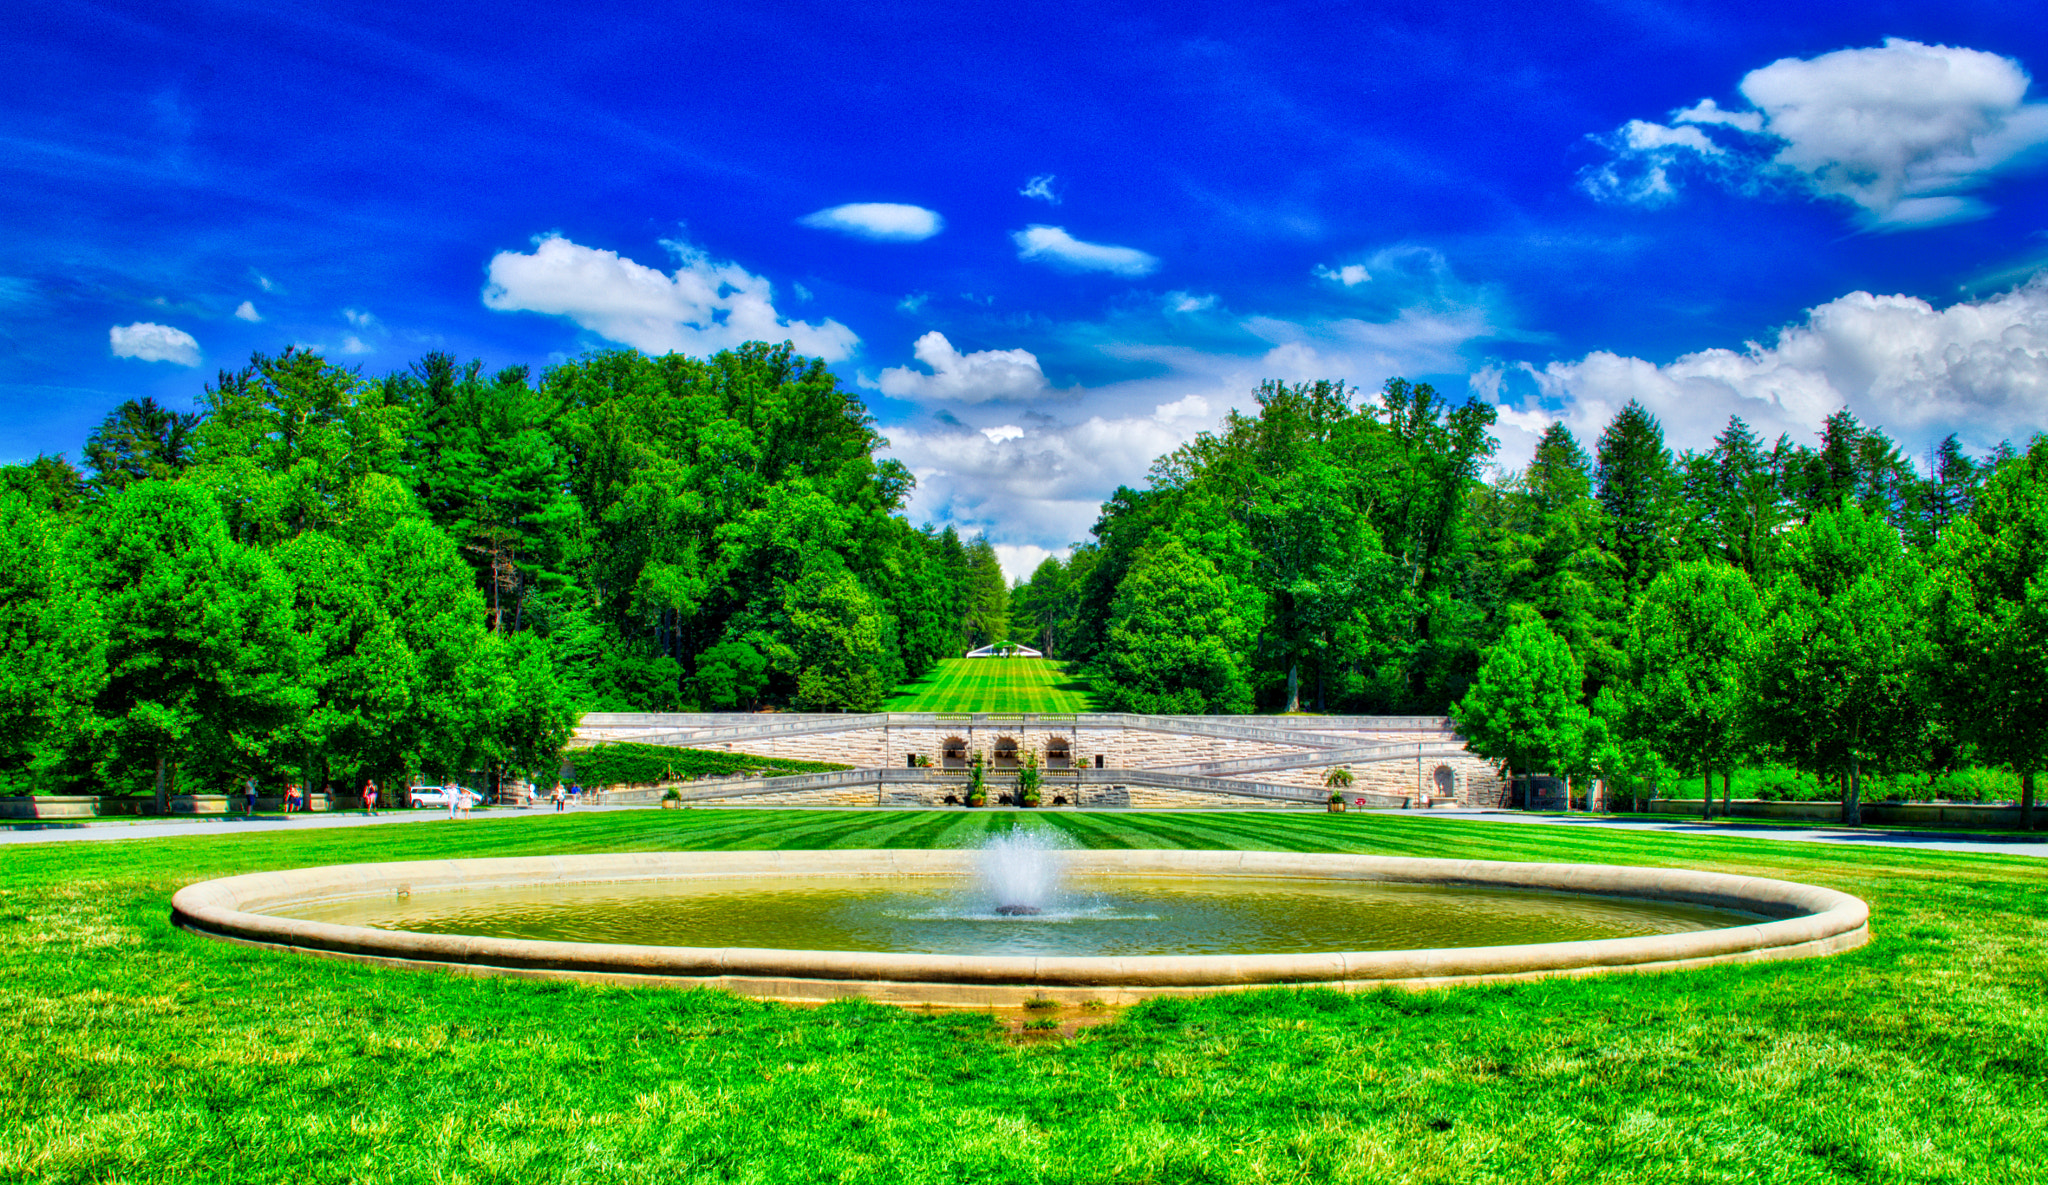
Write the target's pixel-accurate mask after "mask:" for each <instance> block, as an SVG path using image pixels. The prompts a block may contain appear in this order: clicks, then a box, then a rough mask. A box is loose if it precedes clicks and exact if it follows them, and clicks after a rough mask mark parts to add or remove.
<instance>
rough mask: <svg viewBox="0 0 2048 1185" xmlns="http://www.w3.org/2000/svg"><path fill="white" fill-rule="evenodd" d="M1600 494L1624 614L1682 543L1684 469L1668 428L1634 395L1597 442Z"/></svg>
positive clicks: (1596, 475) (1667, 565)
mask: <svg viewBox="0 0 2048 1185" xmlns="http://www.w3.org/2000/svg"><path fill="white" fill-rule="evenodd" d="M1595 451H1596V455H1597V458H1598V459H1597V461H1596V464H1595V467H1594V471H1593V479H1594V490H1595V492H1594V497H1595V498H1596V499H1597V500H1598V501H1599V503H1600V509H1601V510H1602V511H1603V512H1604V513H1605V515H1606V546H1607V547H1608V549H1609V550H1610V551H1611V552H1612V553H1613V555H1614V568H1615V571H1616V575H1617V576H1618V577H1619V579H1620V581H1621V599H1622V607H1623V610H1624V612H1625V611H1626V610H1627V609H1628V608H1629V607H1632V606H1633V605H1634V604H1635V602H1636V598H1638V597H1640V596H1642V595H1643V590H1645V589H1647V588H1649V587H1650V582H1651V581H1653V580H1655V579H1657V577H1659V576H1660V575H1662V574H1663V573H1664V572H1665V571H1666V570H1667V569H1668V568H1670V566H1671V563H1672V559H1673V554H1672V553H1673V550H1674V547H1675V544H1676V531H1677V521H1676V519H1677V513H1676V512H1677V507H1676V505H1675V503H1676V501H1677V496H1678V471H1677V468H1676V466H1675V465H1674V464H1673V462H1672V458H1671V450H1670V449H1668V448H1666V447H1664V426H1663V425H1662V424H1659V423H1658V422H1657V417H1655V416H1653V415H1651V414H1650V413H1649V411H1648V409H1646V408H1644V407H1643V405H1642V404H1641V403H1638V402H1637V401H1635V400H1633V399H1631V400H1629V402H1628V406H1626V407H1624V408H1622V409H1621V411H1619V412H1617V413H1616V414H1615V417H1614V419H1613V420H1612V421H1611V422H1609V423H1608V425H1607V429H1606V431H1604V432H1602V433H1601V434H1600V441H1599V444H1598V445H1597V446H1596V450H1595Z"/></svg>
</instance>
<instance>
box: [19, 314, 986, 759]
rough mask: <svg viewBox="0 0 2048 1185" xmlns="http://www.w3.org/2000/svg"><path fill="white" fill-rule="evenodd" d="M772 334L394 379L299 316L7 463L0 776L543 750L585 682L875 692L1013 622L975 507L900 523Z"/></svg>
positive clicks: (611, 691) (864, 433)
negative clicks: (286, 343) (158, 397)
mask: <svg viewBox="0 0 2048 1185" xmlns="http://www.w3.org/2000/svg"><path fill="white" fill-rule="evenodd" d="M882 444H883V441H882V438H881V437H880V436H879V435H878V434H877V433H876V432H875V429H874V424H873V420H872V418H871V417H870V416H869V415H868V414H867V411H866V409H865V407H864V406H863V405H862V403H861V402H860V400H859V399H858V398H857V397H856V396H855V395H853V394H852V393H850V392H849V391H846V390H844V389H842V388H841V387H840V386H839V384H838V383H837V381H836V380H835V379H834V378H833V376H832V375H831V373H830V372H829V371H827V370H826V369H825V367H824V365H823V364H822V363H821V362H819V361H817V360H814V359H807V358H803V357H801V356H798V355H796V354H795V353H794V352H793V351H792V349H791V348H790V347H789V346H787V345H784V346H780V347H771V346H767V345H761V344H753V345H749V346H746V347H744V348H742V349H739V350H736V351H730V352H726V353H721V354H719V355H717V356H716V357H713V358H708V359H696V358H687V357H683V356H680V355H670V356H667V357H663V358H651V357H648V356H645V355H642V354H639V353H636V352H633V351H615V352H608V353H597V354H592V355H589V356H586V357H583V358H580V359H577V360H575V361H572V362H568V363H564V364H562V365H559V366H554V367H550V368H549V369H547V370H546V371H545V372H543V373H542V374H540V375H538V376H535V375H533V374H531V373H530V372H529V371H527V370H526V369H525V368H520V367H515V368H511V369H506V370H501V371H498V372H496V373H486V372H485V370H484V368H483V367H482V365H481V364H480V363H476V362H469V363H463V362H460V361H458V360H457V359H455V358H453V357H451V356H449V355H446V354H439V353H436V354H429V355H428V356H426V357H425V358H423V359H421V360H420V361H419V362H417V363H415V364H413V365H411V366H410V367H408V368H406V369H404V370H401V371H398V372H395V373H392V374H388V375H384V376H381V377H376V376H365V375H363V374H361V373H359V372H358V371H356V370H354V369H350V368H345V367H341V366H337V365H335V364H333V363H331V362H329V361H327V360H326V359H324V358H322V357H321V356H319V355H318V354H315V353H309V352H306V351H303V350H298V349H287V350H285V351H283V352H282V353H279V354H275V355H264V354H258V355H256V356H254V357H253V358H252V359H251V361H250V363H249V365H248V366H246V367H243V368H241V369H239V370H233V371H223V372H221V373H220V375H219V376H218V378H217V379H216V381H214V382H212V383H210V384H207V385H206V387H205V389H204V391H203V392H202V393H201V394H200V396H199V399H198V410H196V411H194V412H189V413H181V412H173V411H170V410H167V409H165V408H163V407H161V406H158V405H157V404H155V403H154V402H153V401H150V400H139V401H131V402H129V403H126V404H124V405H122V406H121V407H120V408H118V409H116V410H115V411H114V412H113V413H111V414H110V415H109V416H108V417H107V418H106V420H105V422H104V423H102V424H101V425H100V427H99V428H98V429H97V430H95V431H94V432H93V434H92V436H91V438H90V439H89V440H88V441H87V442H86V444H85V447H84V448H83V450H82V458H83V461H84V465H83V467H82V468H78V467H74V466H72V465H71V464H70V463H69V462H68V461H67V460H65V458H63V457H62V456H44V457H38V458H37V459H36V460H34V461H32V462H29V463H27V464H22V465H14V466H7V467H4V468H0V531H4V533H5V534H6V536H7V537H6V539H5V541H4V544H0V783H4V784H5V786H6V787H7V788H8V789H12V790H17V791H19V790H35V791H37V792H49V793H55V792H64V791H67V790H72V791H76V790H83V789H87V788H93V787H116V788H120V789H124V790H151V789H153V790H154V792H155V793H157V794H158V795H159V796H162V795H167V794H168V793H171V792H173V791H174V790H177V789H179V788H193V787H200V788H205V789H209V790H218V789H222V788H225V787H226V786H227V785H229V784H232V783H236V782H238V781H239V780H240V779H242V778H244V777H249V776H255V777H259V778H263V779H266V780H270V779H277V778H284V777H292V778H296V779H299V780H304V781H306V782H308V783H309V784H313V785H319V784H322V783H324V782H326V781H329V780H334V781H337V782H341V783H345V784H360V780H361V779H362V778H363V777H368V776H374V777H376V778H378V779H379V780H380V781H386V780H390V779H395V778H398V777H405V776H412V775H415V774H418V773H423V772H424V773H429V774H431V773H434V772H436V771H447V772H461V771H473V770H485V771H490V772H492V773H494V774H497V773H508V772H518V771H535V772H540V773H543V774H545V773H548V772H551V771H552V767H553V763H554V762H555V761H556V760H557V758H558V754H559V751H560V748H561V745H562V743H563V741H564V739H565V738H566V736H567V734H568V732H569V730H570V729H571V728H572V727H573V723H574V720H575V718H576V716H577V714H578V713H580V712H583V711H591V710H599V711H603V710H641V711H676V710H705V711H720V710H748V709H753V708H757V707H762V706H788V707H795V708H801V709H808V710H838V709H851V710H871V709H873V708H875V707H878V706H879V704H880V702H881V698H882V696H883V695H884V694H885V693H886V692H887V691H889V690H890V689H891V688H892V687H894V686H895V685H896V684H897V683H899V682H901V681H904V680H906V679H909V678H914V677H916V676H917V675H919V674H921V673H923V671H924V670H925V669H927V668H928V667H929V666H930V665H931V663H932V662H933V661H935V660H936V659H938V658H940V657H944V656H947V655H952V654H957V653H960V652H962V651H963V650H965V649H968V648H971V647H973V646H977V645H981V644H983V643H986V642H990V641H998V640H1001V639H1002V637H1003V634H1004V632H1005V631H1006V629H1007V601H1008V589H1007V587H1006V586H1005V582H1004V580H1003V576H1002V570H1001V566H1000V564H999V563H998V562H997V559H996V555H995V552H994V549H993V548H992V547H991V546H990V545H989V543H988V542H987V541H986V540H985V539H980V538H973V539H967V540H962V539H961V538H960V537H959V536H958V534H957V533H955V532H954V531H952V530H950V529H949V530H944V531H936V530H933V529H931V528H930V527H926V528H924V529H922V530H920V529H916V528H913V527H911V526H910V525H909V524H908V522H907V521H905V519H904V518H903V517H902V516H901V514H900V511H901V509H902V505H903V500H904V497H905V495H906V494H907V493H908V492H909V490H910V488H911V478H910V475H909V473H908V472H907V471H906V470H904V469H903V467H902V466H900V465H899V464H897V463H896V462H894V461H889V460H883V459H878V458H877V456H876V455H875V454H876V450H877V449H878V448H879V447H880V446H881V445H882Z"/></svg>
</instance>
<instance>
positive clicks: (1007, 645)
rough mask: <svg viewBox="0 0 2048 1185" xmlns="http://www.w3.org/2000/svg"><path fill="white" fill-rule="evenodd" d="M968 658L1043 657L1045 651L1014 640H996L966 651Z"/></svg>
mask: <svg viewBox="0 0 2048 1185" xmlns="http://www.w3.org/2000/svg"><path fill="white" fill-rule="evenodd" d="M967 657H968V658H1044V657H1045V652H1044V651H1042V650H1033V649H1032V648H1031V647H1029V646H1020V645H1018V644H1017V643H1015V642H998V643H994V644H992V645H988V646H983V647H982V648H981V649H979V650H970V651H968V652H967Z"/></svg>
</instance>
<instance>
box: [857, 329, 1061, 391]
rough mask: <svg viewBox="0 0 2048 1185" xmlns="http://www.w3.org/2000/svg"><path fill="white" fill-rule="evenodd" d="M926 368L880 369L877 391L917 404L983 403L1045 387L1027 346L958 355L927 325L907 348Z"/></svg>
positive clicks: (1036, 359) (950, 344)
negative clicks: (926, 328)
mask: <svg viewBox="0 0 2048 1185" xmlns="http://www.w3.org/2000/svg"><path fill="white" fill-rule="evenodd" d="M912 352H913V353H914V354H915V355H916V357H917V360H918V361H919V362H922V363H924V364H925V365H926V366H928V367H930V368H931V371H930V373H926V372H924V371H921V370H917V369H915V368H913V367H909V366H892V367H890V368H889V369H887V370H884V371H883V372H882V377H881V384H880V385H881V389H882V394H884V395H887V396H889V397H891V398H893V399H911V400H915V401H917V402H919V403H941V402H947V401H951V402H955V403H987V402H989V401H990V400H992V399H1029V398H1032V397H1034V396H1037V395H1043V394H1045V393H1046V392H1047V391H1048V390H1050V385H1049V384H1048V383H1047V382H1046V381H1045V372H1044V371H1043V370H1041V369H1039V365H1038V358H1037V356H1036V355H1034V354H1033V353H1031V351H1029V350H976V351H974V352H973V353H971V354H963V353H961V352H960V351H958V350H956V349H954V348H953V343H952V342H949V341H947V340H946V335H945V334H943V333H940V332H938V331H937V330H933V331H931V332H930V333H927V334H925V335H924V336H923V337H920V338H918V339H917V344H916V345H915V346H914V347H913V348H912Z"/></svg>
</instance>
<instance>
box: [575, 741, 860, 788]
mask: <svg viewBox="0 0 2048 1185" xmlns="http://www.w3.org/2000/svg"><path fill="white" fill-rule="evenodd" d="M563 756H564V757H565V758H566V759H567V764H568V766H569V767H570V770H571V771H572V773H571V776H572V777H573V778H574V779H575V780H576V781H577V782H580V783H582V784H583V785H586V786H616V785H619V784H621V783H627V782H631V783H648V782H678V781H688V780H690V779H693V778H727V777H733V776H736V775H741V774H752V775H756V776H766V777H776V776H779V775H782V774H823V773H831V772H833V771H834V770H842V769H852V768H853V767H852V766H850V765H834V764H833V763H831V762H829V761H791V760H789V759H788V758H784V757H757V756H755V755H754V754H752V753H720V752H717V751H715V750H711V749H677V748H672V747H670V746H668V745H635V744H630V743H626V742H614V743H612V744H605V745H592V746H591V747H590V748H588V749H572V750H570V751H569V752H568V753H566V754H564V755H563Z"/></svg>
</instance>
